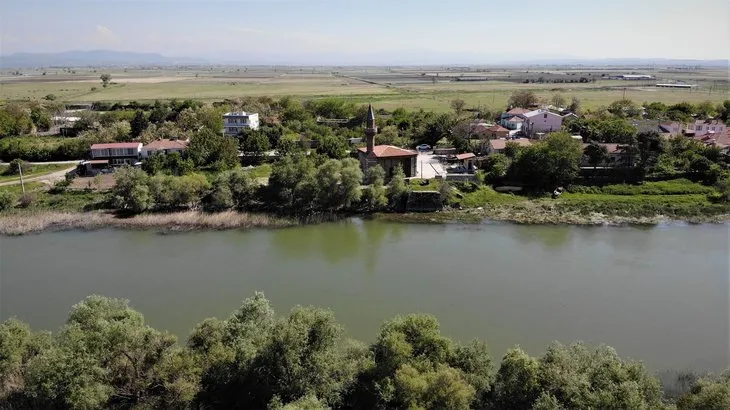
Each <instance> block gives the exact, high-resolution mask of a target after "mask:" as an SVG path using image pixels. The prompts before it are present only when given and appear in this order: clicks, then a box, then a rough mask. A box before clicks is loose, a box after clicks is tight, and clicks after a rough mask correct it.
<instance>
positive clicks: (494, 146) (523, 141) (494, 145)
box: [487, 138, 532, 155]
mask: <svg viewBox="0 0 730 410" xmlns="http://www.w3.org/2000/svg"><path fill="white" fill-rule="evenodd" d="M508 142H514V143H515V144H517V145H518V146H520V147H529V146H530V145H532V141H531V140H529V139H527V138H511V139H509V138H500V139H496V140H489V143H488V144H487V154H490V155H491V154H504V149H505V148H507V143H508Z"/></svg>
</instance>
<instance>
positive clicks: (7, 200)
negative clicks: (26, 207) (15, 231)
mask: <svg viewBox="0 0 730 410" xmlns="http://www.w3.org/2000/svg"><path fill="white" fill-rule="evenodd" d="M14 203H15V195H13V193H12V192H10V191H0V211H4V210H6V209H10V208H11V207H12V206H13V204H14Z"/></svg>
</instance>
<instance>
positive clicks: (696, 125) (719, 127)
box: [686, 120, 727, 137]
mask: <svg viewBox="0 0 730 410" xmlns="http://www.w3.org/2000/svg"><path fill="white" fill-rule="evenodd" d="M726 131H727V125H725V123H724V122H722V121H720V120H706V121H703V120H697V121H695V122H693V123H689V124H687V131H686V133H687V134H694V136H695V137H700V136H702V135H705V134H717V135H719V134H725V132H726Z"/></svg>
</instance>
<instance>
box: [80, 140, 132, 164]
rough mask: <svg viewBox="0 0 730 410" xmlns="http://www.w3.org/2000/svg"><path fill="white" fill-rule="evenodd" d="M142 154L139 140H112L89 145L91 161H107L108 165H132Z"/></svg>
mask: <svg viewBox="0 0 730 410" xmlns="http://www.w3.org/2000/svg"><path fill="white" fill-rule="evenodd" d="M141 154H142V143H141V142H113V143H108V144H94V145H92V146H91V159H92V160H93V161H109V164H110V165H124V164H128V165H134V164H136V163H137V162H139V159H140V156H141Z"/></svg>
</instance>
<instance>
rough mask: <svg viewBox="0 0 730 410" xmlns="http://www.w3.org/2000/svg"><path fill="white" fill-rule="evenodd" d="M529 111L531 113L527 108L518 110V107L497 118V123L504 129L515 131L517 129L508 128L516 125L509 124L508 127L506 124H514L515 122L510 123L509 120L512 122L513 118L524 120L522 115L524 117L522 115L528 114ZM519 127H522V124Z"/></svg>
mask: <svg viewBox="0 0 730 410" xmlns="http://www.w3.org/2000/svg"><path fill="white" fill-rule="evenodd" d="M530 111H531V110H528V109H527V108H520V107H516V108H512V109H511V110H509V111H507V112H503V113H502V114H501V115H500V117H499V123H500V124H501V125H502V126H503V127H505V128H508V129H511V130H515V129H517V128H510V126H516V124H511V125H508V124H507V123H508V122H513V123H515V122H516V121H510V120H514V118H515V117H517V118H522V119H523V120H524V117H523V115H524V114H527V113H528V112H530ZM519 126H520V127H521V126H522V124H520V125H519Z"/></svg>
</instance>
